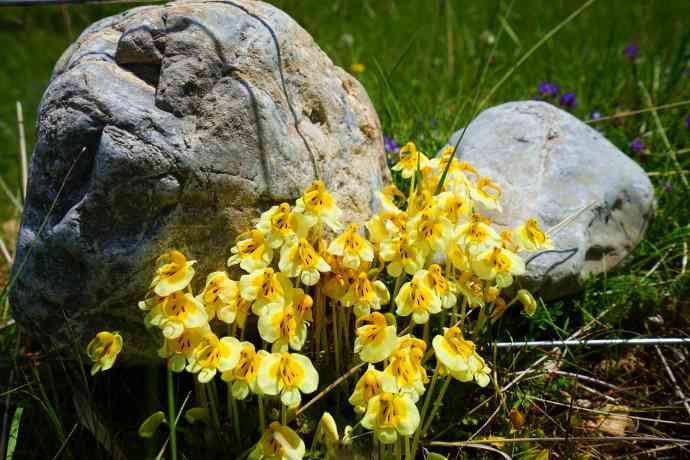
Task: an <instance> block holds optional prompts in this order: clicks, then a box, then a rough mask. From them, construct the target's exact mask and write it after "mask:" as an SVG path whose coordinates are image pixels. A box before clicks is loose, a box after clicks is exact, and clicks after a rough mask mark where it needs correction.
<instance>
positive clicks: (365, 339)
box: [354, 312, 398, 363]
mask: <svg viewBox="0 0 690 460" xmlns="http://www.w3.org/2000/svg"><path fill="white" fill-rule="evenodd" d="M355 327H356V328H357V331H356V334H357V338H356V339H355V350H354V351H355V353H359V357H360V359H361V360H362V361H364V362H367V363H378V362H380V361H383V360H384V359H386V358H388V357H389V356H390V354H391V353H392V352H393V350H394V349H395V346H396V344H397V343H398V336H397V335H396V332H395V325H390V326H389V325H388V324H387V323H386V318H385V316H383V315H382V314H381V313H378V312H374V313H371V314H368V315H365V316H362V317H360V318H357V321H356V322H355Z"/></svg>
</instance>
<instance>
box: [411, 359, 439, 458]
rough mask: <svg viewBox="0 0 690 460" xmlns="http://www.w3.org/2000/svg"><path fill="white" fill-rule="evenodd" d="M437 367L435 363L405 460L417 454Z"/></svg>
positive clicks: (436, 377) (436, 375) (436, 378)
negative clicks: (410, 447)
mask: <svg viewBox="0 0 690 460" xmlns="http://www.w3.org/2000/svg"><path fill="white" fill-rule="evenodd" d="M438 371H439V365H438V363H436V367H435V368H434V375H433V376H432V377H431V383H430V384H429V388H428V389H427V390H426V396H425V397H424V405H423V406H422V413H421V415H420V417H419V426H418V427H417V431H415V433H414V440H413V441H412V451H411V452H410V455H409V456H407V458H406V460H414V456H415V453H416V452H417V446H418V445H419V438H420V436H421V434H422V427H423V426H424V421H425V417H426V413H427V411H428V410H429V402H431V394H432V393H433V392H434V387H435V386H436V380H438Z"/></svg>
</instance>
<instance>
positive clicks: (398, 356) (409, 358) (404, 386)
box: [383, 335, 428, 402]
mask: <svg viewBox="0 0 690 460" xmlns="http://www.w3.org/2000/svg"><path fill="white" fill-rule="evenodd" d="M425 351H426V343H425V342H424V341H423V340H420V339H417V338H415V337H412V336H410V335H407V336H405V337H400V339H399V340H398V346H397V347H396V349H395V351H393V354H392V355H391V356H390V358H389V361H388V366H387V367H386V368H385V369H384V370H383V373H384V374H385V375H386V376H387V377H390V378H391V379H392V381H393V382H394V384H395V386H396V391H397V392H400V393H406V394H409V396H410V398H411V399H412V400H413V401H415V402H416V401H417V400H418V399H419V396H421V395H423V394H424V384H425V383H426V382H427V381H428V377H427V375H426V370H425V369H424V367H423V366H422V359H423V358H424V352H425Z"/></svg>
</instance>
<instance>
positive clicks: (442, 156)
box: [430, 145, 458, 176]
mask: <svg viewBox="0 0 690 460" xmlns="http://www.w3.org/2000/svg"><path fill="white" fill-rule="evenodd" d="M453 152H455V147H454V146H452V145H447V146H445V147H444V148H443V150H442V151H441V153H439V154H438V155H436V156H435V157H434V158H432V159H431V160H430V165H431V168H432V170H433V171H434V174H435V175H437V176H441V174H443V171H445V169H446V167H447V166H448V162H449V161H450V162H451V164H450V167H449V168H448V174H450V173H451V172H453V171H454V170H455V169H457V167H458V160H456V159H455V158H454V156H453Z"/></svg>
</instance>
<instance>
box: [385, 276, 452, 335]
mask: <svg viewBox="0 0 690 460" xmlns="http://www.w3.org/2000/svg"><path fill="white" fill-rule="evenodd" d="M426 274H427V271H426V270H420V271H418V272H417V273H416V274H415V275H414V277H413V278H412V281H408V282H407V283H405V284H403V285H402V287H401V288H400V292H398V295H397V297H396V298H395V304H396V305H397V306H398V308H397V310H396V311H395V313H396V314H397V315H400V316H410V315H412V321H414V322H415V323H417V324H424V323H426V322H427V321H429V315H430V314H433V313H438V312H440V311H441V306H442V302H441V299H440V298H439V297H438V295H436V293H435V292H434V291H433V290H432V289H431V288H430V287H429V285H428V284H427V283H426V280H425V278H426Z"/></svg>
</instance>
